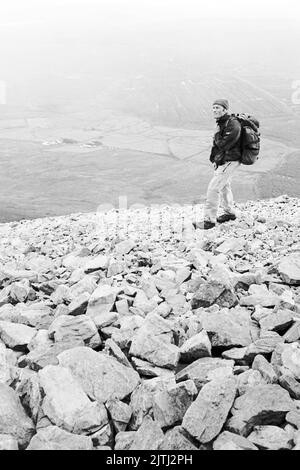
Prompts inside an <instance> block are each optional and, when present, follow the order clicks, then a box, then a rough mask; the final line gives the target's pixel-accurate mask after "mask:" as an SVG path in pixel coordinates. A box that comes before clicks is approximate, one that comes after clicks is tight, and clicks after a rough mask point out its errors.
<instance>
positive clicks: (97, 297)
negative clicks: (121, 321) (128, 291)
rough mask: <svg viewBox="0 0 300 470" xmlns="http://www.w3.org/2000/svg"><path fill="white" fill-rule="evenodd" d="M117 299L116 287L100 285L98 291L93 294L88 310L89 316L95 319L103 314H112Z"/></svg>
mask: <svg viewBox="0 0 300 470" xmlns="http://www.w3.org/2000/svg"><path fill="white" fill-rule="evenodd" d="M116 297H117V290H116V288H115V287H112V286H109V285H107V284H100V285H99V286H98V287H97V289H96V290H95V291H94V292H93V293H92V295H91V297H90V300H89V303H88V308H87V312H86V313H87V315H89V316H91V317H94V316H96V315H100V314H101V313H106V312H110V311H111V310H112V307H113V305H114V303H115V300H116Z"/></svg>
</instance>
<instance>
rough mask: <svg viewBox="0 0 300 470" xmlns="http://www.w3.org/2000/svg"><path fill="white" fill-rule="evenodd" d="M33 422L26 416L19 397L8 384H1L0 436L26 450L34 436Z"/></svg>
mask: <svg viewBox="0 0 300 470" xmlns="http://www.w3.org/2000/svg"><path fill="white" fill-rule="evenodd" d="M34 431H35V428H34V424H33V422H32V420H31V419H30V418H29V417H28V416H27V415H26V413H25V410H24V408H23V407H22V405H21V402H20V400H19V397H18V395H17V394H16V393H15V392H14V390H12V389H11V388H10V387H9V386H8V385H6V384H0V434H4V433H5V434H6V435H9V436H11V437H13V438H15V439H16V440H17V441H18V444H19V446H20V448H21V449H23V448H25V447H26V446H27V445H28V444H29V442H30V439H31V437H32V435H33V434H34Z"/></svg>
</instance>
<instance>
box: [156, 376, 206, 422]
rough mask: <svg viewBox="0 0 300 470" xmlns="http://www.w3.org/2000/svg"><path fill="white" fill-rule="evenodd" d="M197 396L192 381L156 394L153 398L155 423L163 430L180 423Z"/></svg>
mask: <svg viewBox="0 0 300 470" xmlns="http://www.w3.org/2000/svg"><path fill="white" fill-rule="evenodd" d="M197 394H198V391H197V388H196V386H195V384H194V382H193V381H192V380H187V381H186V382H181V383H180V384H176V385H175V386H172V387H170V388H168V389H166V390H163V391H159V392H157V393H156V394H155V395H154V397H153V416H154V419H155V421H157V422H158V424H159V425H160V427H161V428H163V429H164V428H168V427H171V426H174V425H175V424H179V423H181V421H182V419H183V417H184V415H185V413H186V411H187V409H188V408H189V407H190V405H191V404H192V402H193V399H194V397H195V396H196V395H197Z"/></svg>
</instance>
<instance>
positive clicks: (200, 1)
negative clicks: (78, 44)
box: [0, 0, 300, 26]
mask: <svg viewBox="0 0 300 470" xmlns="http://www.w3.org/2000/svg"><path fill="white" fill-rule="evenodd" d="M246 5H247V7H246V8H245V3H244V2H243V1H241V0H226V1H222V0H209V1H207V0H205V1H204V0H25V1H24V0H9V1H7V0H1V4H0V18H1V20H0V24H1V25H2V26H3V25H5V24H9V23H14V22H41V21H49V20H50V21H52V20H55V19H56V20H57V19H58V18H59V17H61V18H64V19H65V18H68V19H69V20H70V21H74V20H75V19H76V20H77V19H84V18H87V17H90V18H92V17H94V15H96V17H98V19H99V18H102V19H103V20H105V21H109V22H112V23H113V22H117V21H120V20H122V22H124V21H127V22H129V23H132V22H135V21H143V22H149V21H153V20H165V19H171V20H172V19H174V20H180V19H184V18H211V19H215V18H220V19H241V18H243V19H254V20H256V19H268V20H271V19H278V20H284V19H293V20H294V19H296V18H298V19H299V18H300V5H299V0H273V1H271V0H249V2H247V4H246ZM249 6H251V7H250V8H249Z"/></svg>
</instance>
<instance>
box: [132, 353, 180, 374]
mask: <svg viewBox="0 0 300 470" xmlns="http://www.w3.org/2000/svg"><path fill="white" fill-rule="evenodd" d="M131 362H132V364H133V365H134V368H135V369H136V370H137V372H138V373H139V374H140V375H143V376H146V377H166V376H168V377H174V371H172V370H170V369H165V368H162V367H156V366H153V365H152V364H150V362H147V361H142V360H141V359H138V358H137V357H132V358H131Z"/></svg>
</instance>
